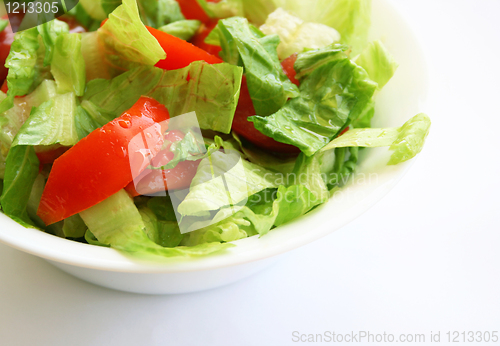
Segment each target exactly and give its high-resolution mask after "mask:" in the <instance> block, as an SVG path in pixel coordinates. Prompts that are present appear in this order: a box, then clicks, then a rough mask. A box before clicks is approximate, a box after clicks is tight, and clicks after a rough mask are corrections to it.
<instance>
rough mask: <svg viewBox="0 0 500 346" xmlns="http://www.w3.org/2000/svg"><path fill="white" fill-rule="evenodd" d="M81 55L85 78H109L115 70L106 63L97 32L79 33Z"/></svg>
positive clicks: (89, 79) (88, 79)
mask: <svg viewBox="0 0 500 346" xmlns="http://www.w3.org/2000/svg"><path fill="white" fill-rule="evenodd" d="M81 37H82V44H81V49H82V56H83V60H84V65H85V75H86V80H87V81H88V82H89V81H91V80H94V79H98V78H102V79H110V78H111V76H112V75H114V74H115V70H114V69H113V68H112V67H111V66H109V65H108V63H107V61H106V57H105V56H104V50H103V49H102V47H101V45H100V43H99V33H98V32H97V31H95V32H88V33H83V34H81Z"/></svg>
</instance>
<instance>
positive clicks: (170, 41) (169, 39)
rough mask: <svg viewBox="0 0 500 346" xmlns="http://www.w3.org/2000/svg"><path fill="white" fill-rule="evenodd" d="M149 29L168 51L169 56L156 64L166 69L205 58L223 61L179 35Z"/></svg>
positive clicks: (217, 61) (173, 68) (181, 66)
mask: <svg viewBox="0 0 500 346" xmlns="http://www.w3.org/2000/svg"><path fill="white" fill-rule="evenodd" d="M147 29H148V30H149V32H150V33H151V35H153V36H154V37H155V38H156V40H157V41H158V43H159V44H160V46H161V47H162V48H163V50H164V51H165V53H167V58H166V59H164V60H160V61H158V63H157V64H156V65H155V66H156V67H159V68H162V69H164V70H177V69H180V68H183V67H186V66H188V65H189V64H191V63H192V62H193V61H198V60H203V61H205V62H207V63H209V64H220V63H222V62H223V61H222V60H221V59H220V58H218V57H216V56H214V55H212V54H209V53H207V52H206V51H204V50H203V49H201V48H198V47H196V46H194V45H193V44H191V43H189V42H186V41H184V40H182V39H180V38H178V37H175V36H172V35H170V34H167V33H166V32H163V31H160V30H156V29H154V28H151V27H147Z"/></svg>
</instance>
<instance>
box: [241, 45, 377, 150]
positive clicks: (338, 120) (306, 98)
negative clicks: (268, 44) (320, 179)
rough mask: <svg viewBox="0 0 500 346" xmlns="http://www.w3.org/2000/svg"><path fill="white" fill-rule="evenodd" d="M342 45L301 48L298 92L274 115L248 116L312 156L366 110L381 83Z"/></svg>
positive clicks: (275, 136)
mask: <svg viewBox="0 0 500 346" xmlns="http://www.w3.org/2000/svg"><path fill="white" fill-rule="evenodd" d="M344 49H345V47H344V46H340V45H333V46H328V47H325V48H321V49H318V50H312V51H308V52H306V53H303V54H299V57H298V59H297V62H296V64H295V69H296V71H297V76H299V78H301V84H300V96H299V97H297V98H295V99H291V100H289V101H288V102H287V103H286V105H285V106H284V107H283V108H282V109H280V110H279V111H278V112H277V113H275V114H273V115H271V116H268V117H261V116H253V117H249V118H248V119H249V121H251V122H253V123H254V125H255V128H256V129H258V130H259V131H260V132H262V133H264V134H265V135H267V136H269V137H272V138H273V139H275V140H277V141H278V142H282V143H286V144H291V145H294V146H297V147H298V148H300V149H301V150H302V152H303V153H305V154H306V155H308V156H311V155H313V154H314V153H316V152H317V151H318V150H320V149H321V148H322V147H324V146H325V145H327V144H328V143H329V142H330V141H331V140H332V139H333V138H334V137H335V136H336V135H337V134H338V133H339V132H340V131H341V130H342V129H344V128H346V127H347V126H349V124H350V123H351V122H352V121H353V120H355V119H357V118H358V117H359V116H360V115H361V114H362V113H363V111H364V109H365V108H366V106H367V105H368V104H369V103H370V102H371V98H372V96H373V93H374V92H375V90H376V88H377V84H376V83H374V82H373V81H371V80H370V79H369V78H368V74H367V73H366V72H365V71H364V70H363V68H361V67H359V66H357V65H356V64H355V63H353V62H352V61H351V60H350V59H349V58H348V57H347V56H346V55H345V54H344V53H343V50H344Z"/></svg>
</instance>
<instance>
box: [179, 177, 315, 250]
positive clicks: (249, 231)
mask: <svg viewBox="0 0 500 346" xmlns="http://www.w3.org/2000/svg"><path fill="white" fill-rule="evenodd" d="M319 203H320V202H319V200H318V198H317V197H316V196H315V195H314V194H312V193H311V191H309V189H308V188H307V187H305V186H303V185H292V186H289V187H286V186H284V185H280V186H279V187H278V188H277V189H276V188H269V189H265V190H262V191H261V192H259V193H256V194H254V195H252V196H250V197H249V199H248V201H247V203H246V204H245V206H243V207H242V208H240V209H239V210H237V211H236V212H234V210H233V209H232V208H230V207H225V208H223V209H221V210H220V211H219V212H218V213H217V214H216V215H215V217H214V219H213V220H214V221H216V222H215V223H214V224H211V225H208V226H205V227H202V228H199V229H196V230H194V231H192V232H189V233H186V234H185V235H184V239H183V240H182V244H183V245H187V246H192V245H196V244H203V243H210V242H229V241H235V240H238V239H243V238H247V237H251V236H254V235H257V234H258V235H260V236H263V235H266V234H267V233H268V232H269V231H270V230H272V229H273V228H274V227H277V226H280V225H282V224H285V223H287V222H289V221H292V220H294V219H296V218H298V217H300V216H302V215H304V214H306V213H307V212H309V211H310V210H311V209H312V208H314V207H315V206H316V205H318V204H319ZM198 225H202V224H201V223H200V224H196V223H195V224H194V226H195V227H196V226H198Z"/></svg>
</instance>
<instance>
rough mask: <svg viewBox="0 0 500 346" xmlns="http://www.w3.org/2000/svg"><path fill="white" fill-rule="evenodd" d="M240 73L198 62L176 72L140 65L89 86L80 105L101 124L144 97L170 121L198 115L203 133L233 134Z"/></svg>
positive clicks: (222, 65)
mask: <svg viewBox="0 0 500 346" xmlns="http://www.w3.org/2000/svg"><path fill="white" fill-rule="evenodd" d="M242 72H243V71H242V68H241V67H237V66H232V65H229V64H217V65H210V64H206V63H204V62H200V61H196V62H194V63H192V64H191V65H189V66H188V67H185V68H182V69H178V70H172V71H166V70H162V69H159V68H155V67H146V66H144V67H139V68H136V69H133V70H131V71H128V72H126V73H123V74H121V75H120V76H118V77H116V78H114V79H112V80H102V79H98V80H93V81H91V82H90V83H88V85H87V91H86V93H85V95H84V96H83V100H82V107H83V108H84V109H85V111H86V112H87V113H88V114H89V115H90V116H91V117H92V119H94V121H95V122H96V123H97V124H98V125H99V126H102V125H104V124H106V123H107V122H109V121H110V120H112V119H114V118H116V117H118V116H120V115H121V114H122V113H123V112H124V111H126V110H127V109H129V108H130V107H132V106H133V105H134V103H135V102H136V101H137V100H138V99H139V97H141V96H143V95H144V96H149V97H152V98H154V99H155V100H157V101H158V102H160V103H162V104H164V105H165V106H166V107H167V109H168V111H169V113H170V116H171V117H175V116H178V115H181V114H185V113H189V112H193V111H195V112H196V115H197V117H198V122H199V125H200V127H201V128H202V129H206V130H214V131H219V132H223V133H229V132H230V131H231V125H232V122H233V117H234V112H235V109H236V106H237V102H238V98H239V93H240V86H241V78H242ZM188 76H189V78H188ZM214 85H217V86H218V88H214V87H213V86H214Z"/></svg>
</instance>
